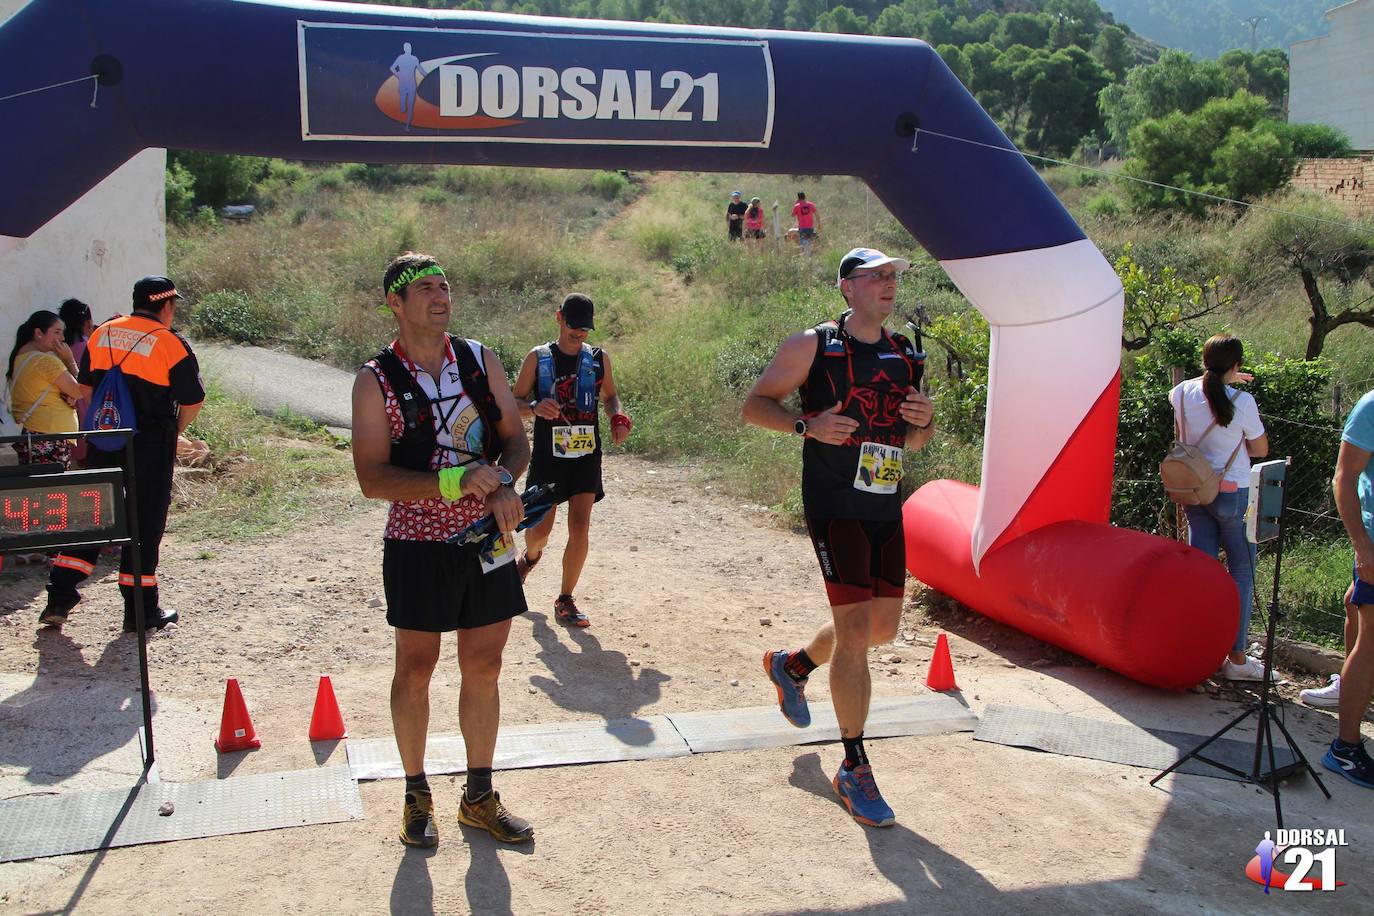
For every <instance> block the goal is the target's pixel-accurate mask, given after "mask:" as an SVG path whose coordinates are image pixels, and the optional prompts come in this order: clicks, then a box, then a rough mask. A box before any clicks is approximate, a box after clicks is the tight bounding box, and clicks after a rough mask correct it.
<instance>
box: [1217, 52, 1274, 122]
mask: <svg viewBox="0 0 1374 916" xmlns="http://www.w3.org/2000/svg"><path fill="white" fill-rule="evenodd" d="M1217 65H1218V66H1219V67H1221V69H1222V70H1223V71H1224V72H1225V73H1226V76H1227V80H1228V81H1229V83H1230V85H1231V88H1232V89H1233V90H1235V89H1248V90H1250V91H1251V92H1253V93H1254V94H1255V95H1257V96H1260V97H1261V98H1265V99H1268V100H1269V104H1270V106H1271V107H1272V108H1273V109H1274V111H1276V112H1277V111H1280V110H1282V108H1283V99H1284V96H1286V95H1287V94H1288V55H1287V54H1285V53H1284V52H1283V51H1280V50H1279V49H1278V48H1265V49H1264V50H1263V51H1260V52H1259V53H1258V54H1251V53H1250V52H1249V51H1240V50H1235V51H1227V52H1226V53H1225V54H1223V55H1221V57H1219V58H1217Z"/></svg>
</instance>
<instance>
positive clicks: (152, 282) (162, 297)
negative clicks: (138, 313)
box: [134, 277, 186, 311]
mask: <svg viewBox="0 0 1374 916" xmlns="http://www.w3.org/2000/svg"><path fill="white" fill-rule="evenodd" d="M185 298H186V297H185V296H183V295H182V294H181V293H179V292H177V285H176V284H175V283H173V282H172V281H171V280H168V279H167V278H166V277H144V278H143V279H142V280H139V281H138V282H137V283H135V284H134V308H136V309H143V310H145V311H158V310H159V309H161V308H162V306H163V305H164V304H166V302H167V300H168V299H185Z"/></svg>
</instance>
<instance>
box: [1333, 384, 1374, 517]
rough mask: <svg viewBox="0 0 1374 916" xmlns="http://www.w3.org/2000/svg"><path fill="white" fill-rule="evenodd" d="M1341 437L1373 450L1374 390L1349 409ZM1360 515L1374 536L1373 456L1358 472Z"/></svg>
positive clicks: (1368, 450)
mask: <svg viewBox="0 0 1374 916" xmlns="http://www.w3.org/2000/svg"><path fill="white" fill-rule="evenodd" d="M1341 439H1342V440H1344V441H1346V442H1349V443H1350V444H1351V445H1353V446H1355V447H1356V448H1362V449H1364V450H1365V451H1367V452H1374V391H1370V392H1368V393H1367V394H1365V396H1364V397H1362V398H1360V400H1359V402H1358V403H1356V404H1355V409H1354V410H1352V411H1350V417H1349V419H1347V420H1346V421H1345V431H1344V432H1342V433H1341ZM1360 517H1361V518H1362V519H1363V520H1364V527H1365V530H1366V531H1368V532H1369V536H1370V537H1371V538H1374V456H1371V457H1370V459H1369V463H1368V464H1366V465H1365V466H1364V470H1363V471H1361V472H1360Z"/></svg>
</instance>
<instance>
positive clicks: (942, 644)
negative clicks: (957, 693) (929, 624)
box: [926, 633, 959, 690]
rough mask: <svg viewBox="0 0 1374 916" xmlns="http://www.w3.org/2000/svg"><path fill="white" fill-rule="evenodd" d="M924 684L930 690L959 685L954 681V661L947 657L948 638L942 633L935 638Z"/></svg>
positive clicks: (947, 688) (952, 688)
mask: <svg viewBox="0 0 1374 916" xmlns="http://www.w3.org/2000/svg"><path fill="white" fill-rule="evenodd" d="M926 686H927V687H929V688H930V689H931V690H958V689H959V685H958V684H956V683H954V662H953V661H951V660H950V657H949V638H948V637H947V636H945V634H944V633H941V634H940V638H939V639H937V640H935V654H934V655H932V656H931V657H930V671H929V672H927V673H926Z"/></svg>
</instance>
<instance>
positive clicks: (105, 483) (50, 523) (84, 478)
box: [0, 468, 128, 552]
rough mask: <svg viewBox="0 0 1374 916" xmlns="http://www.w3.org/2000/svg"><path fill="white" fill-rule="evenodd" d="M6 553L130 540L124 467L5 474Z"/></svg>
mask: <svg viewBox="0 0 1374 916" xmlns="http://www.w3.org/2000/svg"><path fill="white" fill-rule="evenodd" d="M0 508H3V512H0V552H2V551H10V550H28V549H35V548H42V547H79V546H82V545H97V544H109V543H112V542H116V541H124V540H128V529H127V527H126V521H125V518H124V472H123V471H122V470H121V469H119V468H105V469H99V470H89V471H67V472H65V473H56V474H24V475H15V476H11V477H0Z"/></svg>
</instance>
